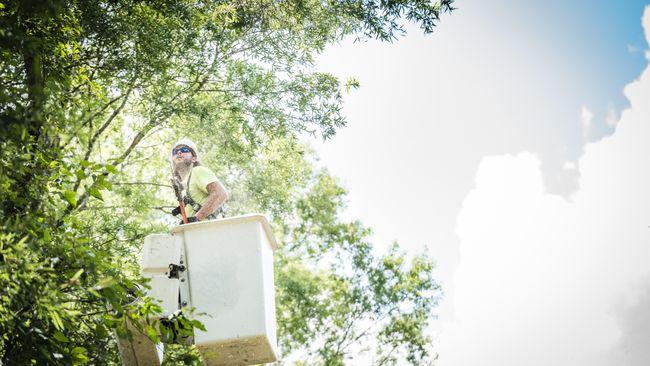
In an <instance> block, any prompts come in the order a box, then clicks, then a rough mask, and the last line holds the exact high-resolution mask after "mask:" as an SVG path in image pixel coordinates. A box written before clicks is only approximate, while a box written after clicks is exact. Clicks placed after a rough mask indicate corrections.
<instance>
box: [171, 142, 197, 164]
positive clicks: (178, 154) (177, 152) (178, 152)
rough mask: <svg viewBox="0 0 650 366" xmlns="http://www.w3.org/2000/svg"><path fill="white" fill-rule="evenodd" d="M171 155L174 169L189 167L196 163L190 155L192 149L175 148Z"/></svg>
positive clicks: (184, 147) (180, 146)
mask: <svg viewBox="0 0 650 366" xmlns="http://www.w3.org/2000/svg"><path fill="white" fill-rule="evenodd" d="M172 153H173V161H174V166H175V167H190V166H192V164H194V162H195V161H196V157H195V156H194V155H192V149H190V148H189V147H188V146H186V145H179V146H176V148H175V149H174V150H173V151H172Z"/></svg>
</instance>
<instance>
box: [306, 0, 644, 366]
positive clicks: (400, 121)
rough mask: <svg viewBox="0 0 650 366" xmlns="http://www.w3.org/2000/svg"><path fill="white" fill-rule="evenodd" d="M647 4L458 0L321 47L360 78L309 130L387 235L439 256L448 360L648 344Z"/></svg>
mask: <svg viewBox="0 0 650 366" xmlns="http://www.w3.org/2000/svg"><path fill="white" fill-rule="evenodd" d="M648 3H649V2H648V1H617V2H611V1H601V0H596V1H564V2H562V1H559V0H549V1H544V2H522V1H515V0H490V1H488V0H465V1H458V2H457V3H456V7H457V8H458V10H456V11H455V12H454V13H453V14H451V15H446V16H445V17H444V18H443V20H442V22H441V24H440V26H439V28H438V29H437V30H436V32H435V33H434V34H433V35H427V36H424V35H422V34H421V33H420V32H418V30H417V28H415V27H412V29H409V33H408V35H407V36H406V37H404V38H401V39H400V40H399V41H398V42H396V43H393V44H381V43H377V42H365V43H359V42H354V41H353V40H345V41H343V42H341V43H340V44H338V45H334V46H332V47H330V48H329V49H327V50H326V51H325V52H324V53H323V54H322V55H321V57H320V58H319V59H318V62H317V67H318V69H319V70H321V71H327V72H331V73H333V74H335V75H337V76H339V77H341V78H342V79H346V78H347V77H356V78H358V79H359V81H360V82H361V88H360V89H358V90H355V91H352V92H351V93H350V94H348V95H346V97H345V107H344V110H343V113H344V114H345V115H346V116H347V118H348V121H349V125H348V126H347V127H346V128H344V129H342V130H341V131H339V133H338V134H337V136H336V137H335V138H334V139H332V140H329V141H326V142H324V143H323V142H318V141H311V143H312V146H313V147H314V149H315V150H316V151H317V153H318V155H319V156H320V158H321V163H322V164H323V165H324V166H326V167H327V168H328V169H330V171H331V172H332V173H333V174H334V175H335V176H337V177H339V179H340V180H341V182H342V183H343V185H344V186H345V187H346V188H348V190H349V208H348V210H347V212H346V215H349V216H350V217H355V218H360V219H361V220H362V221H363V222H364V223H366V224H367V225H369V226H371V227H372V228H373V229H374V232H375V235H374V239H375V242H377V243H378V247H381V246H382V245H385V244H388V243H390V242H391V241H393V240H397V241H398V242H399V243H400V244H401V245H402V246H404V247H406V248H408V249H409V250H411V251H412V252H414V253H415V252H417V251H421V250H424V249H423V248H425V247H426V250H428V252H429V253H430V254H431V255H432V256H433V257H434V258H435V260H436V261H437V263H438V268H437V272H436V276H437V278H438V279H439V280H440V282H441V283H442V285H443V287H444V289H445V301H444V302H443V304H442V305H441V306H440V309H439V318H438V319H436V320H435V321H434V324H435V328H436V332H435V334H436V347H437V349H438V352H439V353H440V362H439V364H440V365H452V366H457V365H476V364H482V365H522V364H525V365H536V364H540V365H541V364H553V365H640V364H642V363H641V362H643V360H648V359H650V354H648V351H647V350H645V349H646V348H648V349H650V347H643V346H642V345H645V344H648V342H650V334H648V329H650V311H649V310H647V309H650V306H649V305H650V270H646V269H644V268H645V267H647V268H650V266H647V265H644V264H646V263H649V262H650V251H649V250H648V249H647V245H650V241H649V240H648V237H647V236H648V235H650V228H649V227H648V225H650V217H648V208H650V204H649V203H650V202H648V201H650V196H649V195H650V193H649V192H646V191H647V187H649V186H650V185H648V179H650V177H649V176H648V173H646V172H645V170H647V169H644V168H645V167H644V166H643V163H645V162H646V161H647V158H646V157H647V156H650V154H649V153H650V151H646V150H649V149H650V148H647V147H645V145H648V146H650V144H644V142H645V141H650V135H649V134H650V129H649V128H648V126H645V125H644V122H645V123H646V124H647V123H650V111H648V108H647V107H646V106H644V103H643V102H645V104H650V103H648V101H650V80H647V79H649V78H650V77H649V76H645V77H644V76H642V75H645V74H643V72H644V70H645V69H646V67H647V64H648V61H647V60H648V59H647V53H646V52H647V49H648V46H647V41H646V36H647V35H645V36H644V31H643V28H642V20H641V17H642V15H643V12H644V7H645V6H646V5H648ZM645 23H646V29H648V28H650V15H647V16H646V21H645ZM644 206H645V207H644ZM646 207H648V208H646ZM644 352H645V354H644Z"/></svg>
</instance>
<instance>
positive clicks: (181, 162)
mask: <svg viewBox="0 0 650 366" xmlns="http://www.w3.org/2000/svg"><path fill="white" fill-rule="evenodd" d="M169 161H170V163H171V166H172V174H173V177H172V184H173V185H174V190H175V191H176V192H177V193H178V194H177V195H180V192H182V191H183V189H185V196H184V197H182V198H181V197H178V198H179V199H181V202H179V206H178V207H176V208H175V209H174V210H173V211H172V215H174V216H176V215H178V214H180V213H182V209H181V207H182V206H184V209H186V210H187V211H186V214H187V222H188V223H189V222H197V221H203V220H211V219H216V218H217V217H218V216H219V215H222V216H223V215H224V210H223V203H224V202H225V201H226V200H227V199H228V192H226V189H225V188H224V187H223V185H222V184H221V182H219V180H218V179H217V176H216V175H215V174H214V173H213V172H212V170H210V169H209V168H207V167H205V166H203V165H201V162H200V159H199V154H198V151H197V148H196V144H195V143H194V142H192V141H191V140H188V139H182V140H180V141H178V142H177V143H176V144H175V145H174V146H173V147H172V150H171V153H170V155H169ZM181 223H183V222H181Z"/></svg>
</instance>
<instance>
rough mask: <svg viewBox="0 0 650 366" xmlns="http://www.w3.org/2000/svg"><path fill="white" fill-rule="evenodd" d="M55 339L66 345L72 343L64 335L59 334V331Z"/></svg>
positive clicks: (55, 334)
mask: <svg viewBox="0 0 650 366" xmlns="http://www.w3.org/2000/svg"><path fill="white" fill-rule="evenodd" d="M54 339H56V340H57V341H59V342H64V343H68V342H70V340H69V339H68V337H66V336H65V335H64V334H63V333H61V332H59V331H58V330H57V331H56V332H54Z"/></svg>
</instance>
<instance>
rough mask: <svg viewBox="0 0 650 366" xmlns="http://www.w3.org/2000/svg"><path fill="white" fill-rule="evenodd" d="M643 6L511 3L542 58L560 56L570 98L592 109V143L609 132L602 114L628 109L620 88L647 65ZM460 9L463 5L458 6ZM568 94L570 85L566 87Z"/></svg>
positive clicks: (631, 2) (555, 0) (597, 1)
mask: <svg viewBox="0 0 650 366" xmlns="http://www.w3.org/2000/svg"><path fill="white" fill-rule="evenodd" d="M649 3H650V2H648V1H645V0H644V1H641V0H623V1H606V0H590V1H584V0H583V1H560V0H550V1H523V2H519V1H511V2H510V4H512V5H513V6H515V7H517V13H518V15H517V16H522V18H521V19H520V21H521V22H522V23H523V24H524V25H522V28H525V29H527V32H530V34H531V35H532V37H533V38H536V39H543V40H544V42H545V44H544V45H543V48H544V49H543V52H542V53H540V56H541V57H544V56H545V55H548V54H555V55H557V56H559V57H560V58H561V60H562V62H564V63H565V67H566V69H567V71H568V72H569V73H571V75H572V79H573V82H574V83H575V93H579V94H581V95H582V96H583V97H582V98H583V99H584V101H585V104H586V105H587V107H588V108H590V109H592V110H593V112H594V117H595V120H594V122H595V124H596V125H597V126H598V127H599V128H598V130H597V131H596V133H595V134H594V135H592V138H598V137H602V134H605V133H606V134H609V133H611V132H612V128H611V127H607V126H606V125H605V118H606V116H607V113H608V111H607V108H609V107H610V106H611V107H613V108H614V109H615V110H617V111H620V110H621V109H622V108H625V107H626V106H627V105H628V102H627V100H626V99H625V98H624V96H623V93H622V87H623V86H625V85H626V84H627V83H629V82H630V81H632V80H634V79H635V78H636V77H637V76H638V75H639V73H640V72H641V70H642V69H643V68H644V67H645V65H646V62H647V61H646V59H645V55H644V52H643V51H644V50H645V49H647V44H646V41H645V38H644V36H643V29H642V27H641V23H640V21H639V19H640V18H641V15H642V14H643V8H644V6H645V5H647V4H649ZM459 6H462V2H459ZM566 87H569V88H571V87H572V86H571V85H566Z"/></svg>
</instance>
